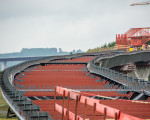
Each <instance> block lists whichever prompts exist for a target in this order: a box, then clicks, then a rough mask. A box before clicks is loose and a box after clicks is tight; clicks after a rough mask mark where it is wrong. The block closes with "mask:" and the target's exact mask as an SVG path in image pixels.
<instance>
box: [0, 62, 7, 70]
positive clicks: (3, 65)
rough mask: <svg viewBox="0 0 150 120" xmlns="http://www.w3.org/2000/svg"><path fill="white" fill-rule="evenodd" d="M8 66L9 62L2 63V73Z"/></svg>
mask: <svg viewBox="0 0 150 120" xmlns="http://www.w3.org/2000/svg"><path fill="white" fill-rule="evenodd" d="M6 65H7V62H6V61H2V63H1V71H3V70H5V69H6Z"/></svg>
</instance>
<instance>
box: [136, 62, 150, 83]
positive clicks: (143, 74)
mask: <svg viewBox="0 0 150 120" xmlns="http://www.w3.org/2000/svg"><path fill="white" fill-rule="evenodd" d="M134 74H135V75H136V77H137V78H139V79H144V80H146V81H148V77H149V75H150V66H138V65H137V66H136V69H135V70H134Z"/></svg>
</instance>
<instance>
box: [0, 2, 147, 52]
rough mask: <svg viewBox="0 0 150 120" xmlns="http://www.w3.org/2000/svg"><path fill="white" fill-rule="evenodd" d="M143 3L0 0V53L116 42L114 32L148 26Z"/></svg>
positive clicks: (73, 47)
mask: <svg viewBox="0 0 150 120" xmlns="http://www.w3.org/2000/svg"><path fill="white" fill-rule="evenodd" d="M140 1H143V0H0V53H9V52H18V51H20V50H21V49H22V48H51V47H56V48H62V50H64V51H71V50H73V49H75V50H77V49H81V50H84V51H86V50H88V49H89V48H95V47H98V46H101V45H103V44H105V43H108V42H111V41H115V35H116V33H125V32H126V31H127V30H128V29H129V28H132V27H150V5H145V6H133V7H131V6H130V4H131V3H133V2H140Z"/></svg>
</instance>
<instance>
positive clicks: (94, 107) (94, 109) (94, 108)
mask: <svg viewBox="0 0 150 120" xmlns="http://www.w3.org/2000/svg"><path fill="white" fill-rule="evenodd" d="M95 111H96V103H94V106H93V120H94V119H95Z"/></svg>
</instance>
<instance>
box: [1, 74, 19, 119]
mask: <svg viewBox="0 0 150 120" xmlns="http://www.w3.org/2000/svg"><path fill="white" fill-rule="evenodd" d="M2 73H3V72H2V71H0V77H1V76H2ZM8 108H9V106H8V105H7V103H6V102H5V100H4V99H3V97H2V92H1V89H0V120H17V119H16V118H9V119H6V115H7V110H8Z"/></svg>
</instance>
